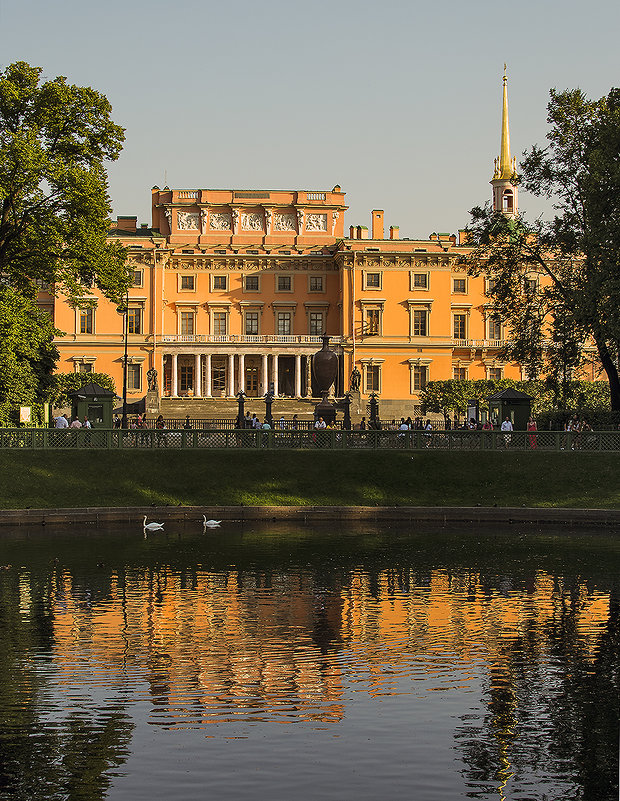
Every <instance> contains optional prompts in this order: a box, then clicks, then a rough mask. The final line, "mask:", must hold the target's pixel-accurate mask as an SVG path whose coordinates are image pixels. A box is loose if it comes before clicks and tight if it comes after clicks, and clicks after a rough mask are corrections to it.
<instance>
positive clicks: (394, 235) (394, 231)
mask: <svg viewBox="0 0 620 801" xmlns="http://www.w3.org/2000/svg"><path fill="white" fill-rule="evenodd" d="M399 238H400V226H399V225H390V239H399Z"/></svg>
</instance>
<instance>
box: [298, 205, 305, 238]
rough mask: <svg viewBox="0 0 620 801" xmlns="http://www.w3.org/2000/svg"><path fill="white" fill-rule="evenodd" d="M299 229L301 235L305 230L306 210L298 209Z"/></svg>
mask: <svg viewBox="0 0 620 801" xmlns="http://www.w3.org/2000/svg"><path fill="white" fill-rule="evenodd" d="M297 228H298V231H299V233H300V234H301V233H302V231H303V230H304V210H303V209H297Z"/></svg>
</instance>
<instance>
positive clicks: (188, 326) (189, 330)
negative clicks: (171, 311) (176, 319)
mask: <svg viewBox="0 0 620 801" xmlns="http://www.w3.org/2000/svg"><path fill="white" fill-rule="evenodd" d="M195 320H196V315H195V313H194V312H184V311H182V312H181V331H180V332H179V333H181V334H182V335H183V336H193V335H194V333H195V325H194V323H195Z"/></svg>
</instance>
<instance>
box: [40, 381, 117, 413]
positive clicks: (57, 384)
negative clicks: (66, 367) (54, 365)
mask: <svg viewBox="0 0 620 801" xmlns="http://www.w3.org/2000/svg"><path fill="white" fill-rule="evenodd" d="M90 383H93V384H99V385H100V386H102V387H104V388H105V389H109V390H111V391H112V392H116V386H115V384H114V379H113V378H112V376H109V375H108V374H107V373H56V375H55V376H54V377H53V381H52V384H51V387H50V392H49V400H50V401H51V403H52V405H53V406H54V408H56V409H64V408H65V407H66V406H71V401H70V400H69V392H74V391H75V390H76V389H80V388H81V387H83V386H86V384H90Z"/></svg>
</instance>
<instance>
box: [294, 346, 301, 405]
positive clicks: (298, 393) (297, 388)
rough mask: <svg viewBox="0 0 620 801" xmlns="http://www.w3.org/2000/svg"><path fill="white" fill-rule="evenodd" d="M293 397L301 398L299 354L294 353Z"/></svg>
mask: <svg viewBox="0 0 620 801" xmlns="http://www.w3.org/2000/svg"><path fill="white" fill-rule="evenodd" d="M295 397H296V398H301V354H300V353H296V354H295Z"/></svg>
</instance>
